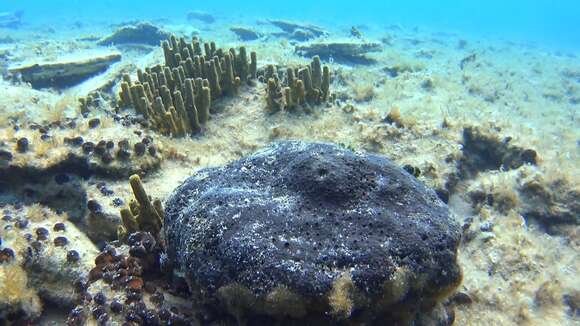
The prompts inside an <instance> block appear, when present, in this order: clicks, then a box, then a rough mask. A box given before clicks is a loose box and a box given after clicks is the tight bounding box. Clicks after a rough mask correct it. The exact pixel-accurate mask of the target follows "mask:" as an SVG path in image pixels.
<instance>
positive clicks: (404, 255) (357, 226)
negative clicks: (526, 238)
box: [164, 142, 461, 322]
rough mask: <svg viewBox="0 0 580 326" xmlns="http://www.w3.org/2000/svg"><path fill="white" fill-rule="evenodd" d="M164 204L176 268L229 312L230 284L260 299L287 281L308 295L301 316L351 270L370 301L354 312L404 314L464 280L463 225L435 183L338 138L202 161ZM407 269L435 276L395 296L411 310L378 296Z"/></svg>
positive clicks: (317, 309) (322, 306)
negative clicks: (226, 160) (459, 258)
mask: <svg viewBox="0 0 580 326" xmlns="http://www.w3.org/2000/svg"><path fill="white" fill-rule="evenodd" d="M165 214H166V216H165V226H164V231H165V240H166V244H167V254H168V262H169V263H170V267H171V268H173V270H174V271H176V272H178V274H183V275H185V277H186V279H187V283H188V284H190V286H191V287H192V288H194V289H196V290H197V291H199V292H200V293H203V294H202V295H201V298H199V300H201V301H202V302H207V303H213V305H214V306H215V307H222V308H223V307H224V306H225V307H226V308H225V310H226V311H228V312H229V313H232V311H231V304H230V307H229V308H230V309H229V310H228V308H227V307H228V303H227V302H228V300H230V299H228V298H225V299H224V292H228V291H229V290H231V288H232V287H234V288H236V289H243V290H239V292H240V293H245V294H246V295H247V296H248V297H249V298H251V299H248V300H249V301H250V302H254V304H256V305H257V307H259V306H260V304H264V303H263V301H264V300H266V301H267V299H265V298H268V297H269V296H271V295H272V293H277V292H276V291H277V289H279V287H280V286H283V287H284V288H285V289H287V290H288V291H289V292H291V293H292V295H295V296H297V297H298V298H301V299H300V300H303V302H308V303H309V305H308V306H307V307H305V310H306V311H304V312H303V313H302V314H294V317H300V318H304V317H305V316H310V317H311V316H312V315H317V314H318V316H320V314H321V312H324V311H326V312H328V311H331V307H328V299H327V298H326V295H327V294H328V293H329V292H331V291H332V290H333V288H335V287H336V286H337V285H336V284H337V280H338V279H339V278H341V276H343V275H344V273H345V272H346V273H347V274H348V276H349V278H350V280H351V282H352V286H353V289H354V292H355V293H357V294H358V295H360V296H361V297H363V298H365V300H363V301H365V302H366V304H360V306H357V307H356V308H355V311H356V313H355V315H356V316H358V317H353V318H354V320H357V318H360V319H358V321H362V320H365V318H366V321H370V322H376V321H377V320H378V319H377V320H375V319H373V318H381V317H382V318H386V319H384V320H399V321H400V320H401V319H405V318H410V319H412V318H413V317H410V315H413V313H414V312H415V311H416V310H418V309H419V308H418V307H417V306H416V303H417V302H418V301H421V300H422V301H423V303H424V304H425V305H426V306H429V304H427V302H431V304H432V305H434V304H435V302H436V301H437V299H435V298H436V297H439V296H443V297H444V296H445V294H442V293H446V291H448V290H449V289H452V288H454V287H455V286H456V284H457V283H458V282H459V281H460V279H461V273H460V270H459V267H458V266H457V264H456V252H457V246H458V242H459V237H460V232H459V228H458V226H457V225H456V223H455V222H454V221H453V219H452V218H451V217H450V215H449V211H448V209H447V207H446V206H445V205H444V204H443V203H442V202H441V201H440V200H439V199H438V198H437V196H436V195H435V193H434V192H433V191H431V190H429V189H427V188H426V187H425V186H424V185H423V184H421V183H420V182H418V181H417V180H416V179H415V178H413V177H412V176H411V175H409V174H408V173H407V172H406V171H405V170H403V169H401V168H399V167H398V166H396V165H395V164H393V163H392V162H390V161H388V160H387V159H385V158H383V157H380V156H376V155H363V154H357V153H353V152H350V151H348V150H345V149H342V148H340V147H337V146H334V145H330V144H321V143H302V142H282V143H278V144H275V145H272V146H270V147H268V148H266V149H264V150H262V151H260V152H258V153H256V154H255V155H252V156H249V157H247V158H243V159H241V160H239V161H235V162H233V163H231V164H229V165H227V166H225V167H223V168H212V169H205V170H202V171H200V172H199V174H198V176H194V177H191V178H190V179H188V180H187V181H186V182H185V183H184V184H183V185H181V186H180V187H179V188H178V189H177V190H176V191H175V192H174V194H173V195H172V196H171V197H170V199H169V200H168V202H167V206H166V210H165ZM400 268H404V269H405V270H406V271H408V273H409V275H411V276H409V283H413V282H416V280H415V278H414V277H416V276H418V275H419V274H421V275H422V277H424V280H425V283H423V285H417V286H416V287H414V288H412V289H409V291H408V293H406V295H404V296H403V297H401V298H398V299H396V300H394V301H396V305H397V307H398V308H397V309H400V310H401V311H405V313H406V314H407V315H406V316H405V317H401V315H405V313H401V314H393V313H392V311H390V310H389V308H388V307H389V304H387V305H383V306H381V308H378V307H379V306H380V305H377V306H375V305H373V303H375V304H376V303H377V302H379V301H380V298H382V297H384V296H385V293H384V292H383V291H384V284H386V283H388V282H389V280H391V279H392V277H393V276H394V274H395V273H397V271H398V270H399V269H400ZM414 280H415V281H414ZM411 287H413V286H411ZM234 292H235V291H234ZM386 295H387V296H388V295H389V293H387V294H386ZM418 298H421V300H419V299H418ZM224 301H225V302H224ZM412 302H415V303H412ZM238 303H239V302H238ZM239 304H240V305H241V307H244V305H243V304H241V303H239ZM266 306H267V304H266ZM355 306H356V305H355ZM238 308H239V309H241V310H244V309H246V310H248V311H245V312H244V313H245V314H247V315H249V316H252V315H254V316H256V315H257V316H260V315H261V316H264V315H270V316H276V314H277V313H276V312H272V311H267V309H264V308H250V306H246V307H245V308H240V307H238ZM391 308H392V307H391ZM234 310H235V309H234ZM250 311H251V312H250ZM369 312H370V313H369ZM278 313H279V314H280V315H278V316H277V317H278V318H280V317H284V316H286V314H290V315H292V314H291V313H288V312H278ZM322 315H323V314H322ZM394 315H397V316H394ZM363 316H364V317H363ZM371 316H372V317H371ZM248 318H249V317H248ZM389 318H390V319H389ZM322 319H324V318H322ZM326 322H329V320H326Z"/></svg>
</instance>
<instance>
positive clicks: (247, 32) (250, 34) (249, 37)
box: [230, 26, 262, 41]
mask: <svg viewBox="0 0 580 326" xmlns="http://www.w3.org/2000/svg"><path fill="white" fill-rule="evenodd" d="M230 31H232V32H233V33H234V34H236V35H237V36H238V38H239V39H240V40H242V41H254V40H257V39H259V38H260V37H261V36H262V35H261V34H260V33H259V32H257V31H255V30H253V29H251V28H248V27H242V26H233V27H230Z"/></svg>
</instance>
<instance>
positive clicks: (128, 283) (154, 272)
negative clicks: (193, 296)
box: [67, 232, 192, 326]
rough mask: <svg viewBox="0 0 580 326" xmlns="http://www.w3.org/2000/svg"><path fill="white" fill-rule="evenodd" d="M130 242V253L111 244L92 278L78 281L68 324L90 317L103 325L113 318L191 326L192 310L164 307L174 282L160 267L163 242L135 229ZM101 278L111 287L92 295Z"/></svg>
mask: <svg viewBox="0 0 580 326" xmlns="http://www.w3.org/2000/svg"><path fill="white" fill-rule="evenodd" d="M127 245H128V246H129V251H128V253H123V252H120V251H119V250H118V249H117V248H116V247H115V246H114V245H113V244H111V245H108V246H107V247H106V248H104V249H103V251H102V252H101V253H100V254H99V255H98V256H97V257H96V258H95V267H94V268H93V269H92V270H91V271H90V273H89V275H88V278H87V279H85V280H79V282H78V284H77V291H78V294H79V304H78V305H77V306H76V307H75V308H74V309H72V311H71V312H70V313H69V316H68V319H67V325H69V326H72V325H79V326H81V325H85V323H86V322H87V319H89V318H92V319H94V320H96V321H97V323H98V324H99V325H108V324H109V322H110V321H111V320H113V319H114V320H123V321H124V322H125V324H127V325H152V326H153V325H191V324H192V316H190V315H189V312H187V311H182V312H179V311H178V309H177V308H166V307H165V306H164V303H165V295H164V292H165V290H166V289H168V288H170V284H168V283H166V282H164V281H163V279H164V278H163V276H162V275H161V270H160V267H159V261H160V258H159V257H160V254H161V246H160V243H159V242H157V240H156V239H155V237H154V236H153V235H151V234H150V233H148V232H135V233H132V234H131V235H130V236H129V238H128V239H127ZM98 281H101V282H102V283H104V284H103V285H102V286H103V287H104V288H108V290H107V291H103V290H104V289H103V290H101V291H99V292H97V293H93V294H91V293H90V292H89V288H90V287H91V285H92V284H93V283H95V282H98ZM107 293H113V295H109V296H108V295H107ZM145 297H147V299H145ZM145 300H147V302H148V303H147V304H146V302H145Z"/></svg>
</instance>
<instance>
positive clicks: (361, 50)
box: [296, 40, 383, 64]
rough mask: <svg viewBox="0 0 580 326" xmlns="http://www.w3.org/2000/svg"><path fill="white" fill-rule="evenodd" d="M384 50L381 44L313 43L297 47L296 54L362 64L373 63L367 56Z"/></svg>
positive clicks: (348, 42)
mask: <svg viewBox="0 0 580 326" xmlns="http://www.w3.org/2000/svg"><path fill="white" fill-rule="evenodd" d="M382 49H383V47H382V45H381V44H380V43H375V42H362V41H352V40H350V41H322V42H312V43H309V44H304V45H298V46H296V52H298V53H299V54H301V55H303V56H306V57H312V56H315V55H318V56H320V57H321V58H322V59H324V60H334V61H336V62H344V63H360V64H369V63H373V62H374V60H373V59H371V58H369V57H367V56H366V54H368V53H370V52H379V51H381V50H382Z"/></svg>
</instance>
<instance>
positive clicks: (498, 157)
mask: <svg viewBox="0 0 580 326" xmlns="http://www.w3.org/2000/svg"><path fill="white" fill-rule="evenodd" d="M510 141H511V138H509V137H508V138H505V139H500V138H499V137H498V136H496V135H494V134H490V133H485V132H482V131H481V130H479V129H477V128H475V127H467V128H465V129H464V130H463V157H462V159H461V161H460V171H461V174H462V175H463V177H464V178H470V177H473V176H475V175H476V174H477V173H478V172H482V171H490V170H500V169H505V170H512V169H517V168H519V167H520V166H522V165H524V164H532V165H536V164H537V163H538V160H539V157H538V153H537V152H536V151H535V150H533V149H528V148H521V147H519V146H514V145H512V144H510Z"/></svg>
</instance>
